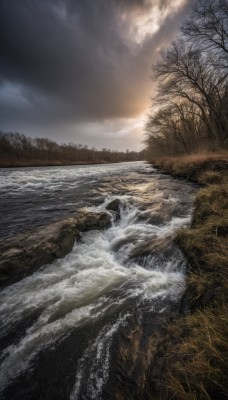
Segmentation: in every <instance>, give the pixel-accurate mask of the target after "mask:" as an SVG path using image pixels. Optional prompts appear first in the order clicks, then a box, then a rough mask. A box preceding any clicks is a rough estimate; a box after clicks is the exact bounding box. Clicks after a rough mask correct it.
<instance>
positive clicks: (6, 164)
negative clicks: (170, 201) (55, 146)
mask: <svg viewBox="0 0 228 400" xmlns="http://www.w3.org/2000/svg"><path fill="white" fill-rule="evenodd" d="M136 161H144V160H136ZM122 162H135V161H132V160H129V161H110V162H109V161H104V160H100V161H94V162H92V161H90V162H86V161H85V162H83V161H78V162H72V163H70V162H67V161H65V162H64V161H45V160H44V161H41V160H35V161H32V160H31V161H18V162H17V161H12V162H11V161H6V162H2V161H0V168H26V167H64V166H65V167H67V166H69V167H70V166H74V165H102V164H119V163H122Z"/></svg>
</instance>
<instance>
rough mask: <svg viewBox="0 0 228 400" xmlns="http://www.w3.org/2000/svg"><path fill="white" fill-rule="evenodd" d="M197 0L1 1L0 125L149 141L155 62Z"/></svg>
mask: <svg viewBox="0 0 228 400" xmlns="http://www.w3.org/2000/svg"><path fill="white" fill-rule="evenodd" d="M190 3H191V0H172V1H171V0H0V38H1V39H0V130H3V131H19V132H22V133H25V134H28V135H30V136H40V137H41V136H42V137H49V138H52V139H53V140H55V141H58V142H60V143H62V142H69V141H72V142H74V143H82V144H87V145H89V146H96V147H97V148H102V147H108V148H111V149H123V150H126V149H127V148H129V149H132V150H139V149H140V148H141V147H142V140H143V125H144V120H145V117H146V112H147V109H148V106H149V102H150V100H149V98H150V95H151V94H152V93H153V86H152V82H151V80H150V78H149V77H150V73H151V65H152V64H153V63H154V62H155V61H156V59H157V58H158V56H159V51H160V49H161V47H164V46H167V45H168V43H169V42H171V41H172V39H174V37H175V35H176V33H177V30H178V26H179V24H180V22H181V20H182V18H183V17H184V16H185V15H186V13H187V11H188V9H189V4H190Z"/></svg>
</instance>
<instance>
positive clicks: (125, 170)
mask: <svg viewBox="0 0 228 400" xmlns="http://www.w3.org/2000/svg"><path fill="white" fill-rule="evenodd" d="M195 192H196V188H195V187H194V185H192V184H190V183H186V182H184V181H180V180H177V179H174V178H171V177H169V176H166V175H163V174H161V173H159V172H157V171H156V170H154V169H153V168H152V167H151V166H149V165H147V164H146V163H144V162H132V163H121V164H109V165H107V164H106V165H93V166H70V167H42V168H18V169H4V170H1V171H0V195H1V197H0V211H1V214H2V216H1V239H2V240H4V238H6V237H9V236H12V235H14V234H16V233H19V232H25V231H27V230H29V229H33V228H36V227H38V226H41V225H45V224H48V223H50V222H52V221H55V220H58V219H61V218H64V217H66V216H69V215H70V214H71V213H74V212H75V211H77V210H78V209H79V208H82V207H83V208H86V209H88V210H89V211H91V210H92V211H93V212H101V211H105V210H106V205H107V204H108V203H109V202H110V201H112V200H113V199H116V198H118V199H119V200H120V201H121V207H120V218H115V217H114V215H113V216H112V218H113V219H112V225H111V227H110V228H108V229H106V230H104V231H95V230H94V231H90V232H86V233H83V234H82V235H81V238H80V241H76V242H75V245H74V247H73V249H72V251H71V253H69V254H68V255H67V256H65V257H64V258H62V259H59V260H56V261H55V262H53V263H52V264H50V265H46V266H43V267H42V268H40V269H39V270H38V271H37V272H35V273H34V274H33V275H31V276H28V277H26V278H24V279H22V280H21V281H19V282H17V283H15V284H13V285H11V286H8V287H6V288H4V289H2V290H1V292H0V296H1V304H0V318H1V328H0V345H1V358H0V363H1V365H0V398H1V399H4V400H8V399H10V400H14V399H15V400H16V399H17V400H18V399H23V400H31V399H34V400H35V399H36V400H37V399H48V400H67V399H69V400H77V399H78V400H81V399H83V400H92V399H95V400H99V399H100V400H106V399H114V398H117V394H116V385H117V384H118V385H120V379H119V378H118V376H117V375H118V368H119V369H120V368H121V366H120V365H118V362H117V359H118V360H119V359H120V358H119V355H118V352H119V351H120V348H121V346H122V343H123V342H124V341H126V338H128V337H129V335H130V334H131V333H132V332H134V329H135V326H136V325H137V326H139V325H140V326H141V327H143V331H144V332H150V333H151V332H153V331H154V330H156V326H157V322H156V321H157V320H158V317H159V320H161V319H162V318H163V319H165V318H166V317H167V316H169V314H170V313H173V312H174V313H175V309H176V310H178V307H179V304H180V299H181V296H182V294H183V291H184V285H185V269H186V262H185V259H184V257H183V255H182V253H181V251H180V250H179V249H178V248H177V247H176V246H175V244H174V243H173V237H174V235H175V232H176V231H177V229H179V228H181V227H183V226H185V225H187V224H189V222H190V218H191V213H192V205H193V198H194V194H195ZM44 232H45V230H44ZM147 334H149V333H147ZM132 351H134V350H132ZM123 398H125V399H128V398H129V399H130V398H132V399H133V398H135V397H134V395H132V394H129V395H127V394H126V395H125V397H123Z"/></svg>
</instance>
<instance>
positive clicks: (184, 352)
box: [146, 0, 228, 400]
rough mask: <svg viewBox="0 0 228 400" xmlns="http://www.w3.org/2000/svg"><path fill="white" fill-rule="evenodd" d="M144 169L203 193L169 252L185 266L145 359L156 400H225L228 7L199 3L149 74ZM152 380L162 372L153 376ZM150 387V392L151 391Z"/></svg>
mask: <svg viewBox="0 0 228 400" xmlns="http://www.w3.org/2000/svg"><path fill="white" fill-rule="evenodd" d="M153 79H154V80H155V82H156V85H157V93H156V95H155V96H154V98H153V99H152V100H153V103H152V107H151V111H150V113H149V116H148V120H147V125H146V134H147V136H146V146H147V159H148V161H149V162H151V163H152V164H153V165H154V166H156V167H158V168H159V169H161V170H162V171H164V172H165V173H168V174H171V175H174V176H177V177H181V178H187V179H189V180H191V181H193V182H197V183H199V184H201V185H202V186H203V188H202V189H201V190H199V192H198V194H197V196H196V199H195V205H194V213H193V219H192V225H191V227H190V228H189V229H183V230H181V231H179V232H178V234H177V237H176V242H177V243H178V244H179V246H180V247H181V248H182V250H183V252H184V254H185V255H186V258H187V260H188V269H187V282H186V292H185V295H184V298H183V302H182V313H181V314H180V316H179V318H178V319H176V320H174V321H170V322H169V323H168V324H167V326H166V327H165V328H164V329H163V330H162V332H160V333H159V334H158V338H157V345H156V348H155V349H154V348H152V349H151V354H152V359H151V366H152V367H151V369H150V370H149V372H148V378H147V379H148V382H150V386H149V387H148V390H147V393H146V395H147V398H148V399H153V400H155V399H156V400H158V399H161V400H170V399H176V400H199V399H200V400H201V399H202V400H203V399H205V400H206V399H207V400H225V399H227V398H228V393H227V389H226V388H227V381H228V376H227V365H228V356H227V354H228V348H227V339H228V312H227V290H228V270H227V269H228V1H227V0H213V1H212V0H200V1H197V2H195V3H194V6H193V8H192V12H191V14H190V16H189V17H187V19H186V20H185V21H184V23H183V25H182V28H181V30H180V33H179V36H178V38H177V40H176V41H175V42H174V43H173V44H172V45H171V46H170V48H168V49H167V50H164V51H163V52H162V54H161V57H160V60H159V61H158V63H157V64H156V65H155V66H154V68H153ZM156 371H160V373H159V376H158V374H157V373H156ZM151 387H153V388H154V391H151V390H150V388H151Z"/></svg>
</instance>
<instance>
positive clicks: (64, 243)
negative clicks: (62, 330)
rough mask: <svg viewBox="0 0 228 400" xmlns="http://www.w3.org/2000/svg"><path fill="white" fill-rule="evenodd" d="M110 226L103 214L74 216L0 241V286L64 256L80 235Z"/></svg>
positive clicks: (106, 216)
mask: <svg viewBox="0 0 228 400" xmlns="http://www.w3.org/2000/svg"><path fill="white" fill-rule="evenodd" d="M110 224H111V217H110V215H108V214H107V213H100V214H97V213H84V212H81V213H78V214H76V215H75V216H72V217H70V218H66V219H64V220H60V221H57V222H54V223H52V224H49V225H45V226H41V227H39V228H38V229H35V230H33V231H30V232H27V233H22V234H19V235H16V236H13V237H11V238H8V239H6V240H4V241H2V242H0V253H1V259H0V286H5V285H8V284H11V283H14V282H16V281H18V280H20V279H22V278H24V277H25V276H27V275H30V274H32V273H33V272H34V271H36V270H37V269H38V268H39V267H41V266H42V265H45V264H48V263H51V262H52V261H54V260H55V259H57V258H61V257H64V256H65V255H66V254H68V253H69V252H70V251H71V249H72V247H73V245H74V242H75V239H76V238H77V237H79V234H80V232H85V231H88V230H93V229H105V228H108V227H109V226H110Z"/></svg>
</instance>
